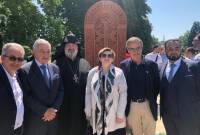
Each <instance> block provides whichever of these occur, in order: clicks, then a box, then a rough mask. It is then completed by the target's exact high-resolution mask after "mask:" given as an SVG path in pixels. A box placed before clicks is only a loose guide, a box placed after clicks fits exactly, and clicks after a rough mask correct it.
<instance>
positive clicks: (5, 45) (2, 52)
mask: <svg viewBox="0 0 200 135" xmlns="http://www.w3.org/2000/svg"><path fill="white" fill-rule="evenodd" d="M10 47H16V48H19V49H20V51H21V52H22V54H23V55H24V54H25V51H24V48H23V46H22V45H20V44H18V43H6V44H4V45H3V47H2V51H1V55H3V56H4V55H6V54H7V52H8V49H9V48H10Z"/></svg>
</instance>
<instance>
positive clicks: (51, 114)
mask: <svg viewBox="0 0 200 135" xmlns="http://www.w3.org/2000/svg"><path fill="white" fill-rule="evenodd" d="M56 112H57V110H56V109H53V108H48V109H47V111H46V112H45V113H44V116H43V117H42V120H43V121H45V122H47V121H51V120H53V119H54V118H55V117H56Z"/></svg>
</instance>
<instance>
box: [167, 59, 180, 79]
mask: <svg viewBox="0 0 200 135" xmlns="http://www.w3.org/2000/svg"><path fill="white" fill-rule="evenodd" d="M174 64H175V67H174V70H173V75H172V76H174V75H175V74H176V72H177V70H178V68H179V67H180V65H181V58H179V59H178V60H177V61H175V62H174ZM170 65H171V63H170V62H169V60H168V63H167V67H166V70H165V74H166V77H167V79H168V78H169V72H170V70H171V67H170Z"/></svg>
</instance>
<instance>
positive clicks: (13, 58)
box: [4, 55, 24, 62]
mask: <svg viewBox="0 0 200 135" xmlns="http://www.w3.org/2000/svg"><path fill="white" fill-rule="evenodd" d="M4 57H7V58H8V59H9V60H10V61H13V62H14V61H16V60H17V61H18V62H22V61H24V58H21V57H15V56H7V55H4Z"/></svg>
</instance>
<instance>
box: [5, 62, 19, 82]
mask: <svg viewBox="0 0 200 135" xmlns="http://www.w3.org/2000/svg"><path fill="white" fill-rule="evenodd" d="M2 67H3V69H4V71H5V72H6V75H7V77H8V79H9V80H13V79H15V78H16V73H15V74H14V76H11V75H10V73H8V71H7V70H6V69H5V68H4V66H3V65H2Z"/></svg>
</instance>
